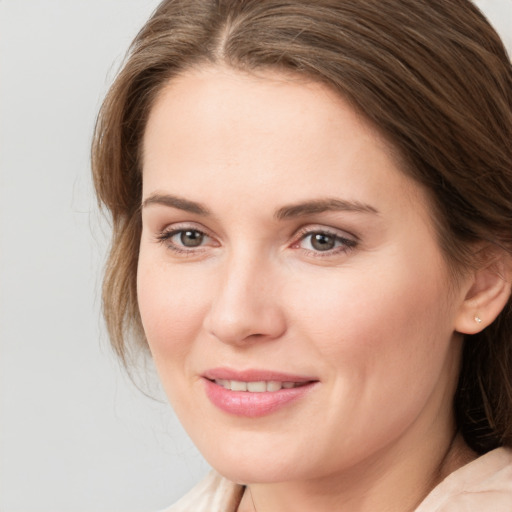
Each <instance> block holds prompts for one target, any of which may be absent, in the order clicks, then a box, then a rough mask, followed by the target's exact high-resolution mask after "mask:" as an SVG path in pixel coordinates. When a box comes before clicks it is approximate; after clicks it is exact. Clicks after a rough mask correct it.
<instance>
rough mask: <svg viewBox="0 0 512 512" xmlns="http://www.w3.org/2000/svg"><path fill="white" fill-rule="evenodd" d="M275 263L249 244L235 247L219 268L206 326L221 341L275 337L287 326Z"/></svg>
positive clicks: (237, 341)
mask: <svg viewBox="0 0 512 512" xmlns="http://www.w3.org/2000/svg"><path fill="white" fill-rule="evenodd" d="M276 291H277V290H276V282H275V280H274V272H273V265H272V263H271V261H270V260H269V259H268V258H264V257H262V256H261V251H258V250H256V249H255V248H254V247H253V246H251V245H249V244H245V245H241V246H239V247H237V248H233V250H232V251H231V252H230V254H229V255H228V256H227V257H226V259H225V261H224V262H223V264H222V268H221V269H219V276H218V279H217V289H216V290H215V293H214V294H213V298H212V302H211V305H210V310H209V312H208V314H207V317H206V319H205V328H206V329H207V330H208V331H209V332H210V333H211V334H213V335H214V336H215V337H216V338H218V339H219V340H220V341H223V342H226V343H235V344H237V343H246V342H247V341H248V340H249V339H251V340H255V339H263V338H265V339H272V338H276V337H278V336H279V335H280V334H281V333H282V332H283V331H284V330H285V322H284V315H283V311H282V309H281V305H280V304H279V300H278V297H277V295H276Z"/></svg>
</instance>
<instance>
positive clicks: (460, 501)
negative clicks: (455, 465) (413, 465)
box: [415, 448, 512, 512]
mask: <svg viewBox="0 0 512 512" xmlns="http://www.w3.org/2000/svg"><path fill="white" fill-rule="evenodd" d="M483 510H492V511H493V512H510V511H511V510H512V450H511V449H508V448H498V449H496V450H493V451H491V452H489V453H486V454H485V455H482V456H481V457H479V458H478V459H475V460H474V461H473V462H470V463H469V464H467V465H466V466H463V467H461V468H460V469H458V470H457V471H454V472H453V473H452V474H451V475H449V476H448V477H447V478H446V479H445V480H443V481H442V482H441V483H440V484H439V485H438V486H437V487H436V488H435V489H434V490H433V491H432V492H431V493H430V494H429V495H428V496H427V497H426V498H425V500H424V501H423V502H422V503H421V505H420V506H419V507H418V508H417V509H416V511H415V512H481V511H483Z"/></svg>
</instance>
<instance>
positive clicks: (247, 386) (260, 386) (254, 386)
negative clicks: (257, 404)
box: [215, 379, 301, 393]
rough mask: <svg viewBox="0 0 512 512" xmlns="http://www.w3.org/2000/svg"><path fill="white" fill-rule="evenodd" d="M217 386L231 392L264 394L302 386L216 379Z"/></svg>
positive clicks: (287, 383) (285, 383)
mask: <svg viewBox="0 0 512 512" xmlns="http://www.w3.org/2000/svg"><path fill="white" fill-rule="evenodd" d="M215 384H218V385H219V386H222V387H223V388H225V389H229V390H231V391H249V392H251V393H263V392H265V391H279V390H280V389H291V388H296V387H298V386H300V385H301V383H299V382H279V381H276V380H269V381H264V380H260V381H255V382H245V381H241V380H225V379H215Z"/></svg>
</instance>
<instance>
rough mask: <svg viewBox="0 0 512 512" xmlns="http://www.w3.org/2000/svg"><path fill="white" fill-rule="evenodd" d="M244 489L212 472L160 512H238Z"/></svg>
mask: <svg viewBox="0 0 512 512" xmlns="http://www.w3.org/2000/svg"><path fill="white" fill-rule="evenodd" d="M243 490H244V487H243V486H242V485H238V484H235V483H233V482H231V481H229V480H227V479H226V478H224V477H222V476H220V475H219V474H218V473H216V472H215V471H211V472H210V473H209V474H208V475H207V476H206V477H205V478H204V479H203V480H202V481H201V482H199V483H198V484H197V485H196V486H195V487H193V488H192V489H191V490H190V491H189V492H188V493H187V494H185V496H183V498H181V499H180V500H179V501H177V502H176V503H175V504H174V505H172V506H171V507H169V508H167V509H165V510H162V511H160V512H236V509H237V507H238V504H239V503H240V500H241V498H242V494H243Z"/></svg>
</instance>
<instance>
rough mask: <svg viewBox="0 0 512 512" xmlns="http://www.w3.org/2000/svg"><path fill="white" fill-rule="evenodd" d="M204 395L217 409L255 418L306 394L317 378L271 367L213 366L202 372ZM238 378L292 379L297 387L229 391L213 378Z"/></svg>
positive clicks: (247, 380)
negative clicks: (237, 367)
mask: <svg viewBox="0 0 512 512" xmlns="http://www.w3.org/2000/svg"><path fill="white" fill-rule="evenodd" d="M202 377H203V381H204V385H205V392H206V396H207V397H208V398H209V400H210V401H211V402H212V403H213V405H215V406H216V407H217V408H219V409H220V410H222V411H223V412H226V413H228V414H232V415H234V416H245V417H248V418H257V417H260V416H265V415H268V414H271V413H273V412H276V411H277V410H279V409H282V408H283V407H285V406H287V405H289V404H291V403H292V402H295V401H296V400H298V399H300V398H302V397H303V396H304V395H306V394H308V393H309V392H310V391H311V390H312V389H313V387H315V385H316V384H318V379H315V378H312V377H307V376H303V375H292V374H289V373H282V372H274V371H271V370H255V369H249V370H243V371H238V370H232V369H230V368H215V369H211V370H208V371H207V372H205V373H204V374H203V376H202ZM216 379H217V380H221V379H222V380H237V381H243V382H258V381H280V382H295V383H299V384H301V385H300V386H299V387H295V388H289V389H284V388H282V389H280V390H279V391H264V392H260V393H251V392H249V391H232V390H230V389H226V388H224V387H223V386H220V385H219V384H216V383H215V382H214V381H215V380H216Z"/></svg>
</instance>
